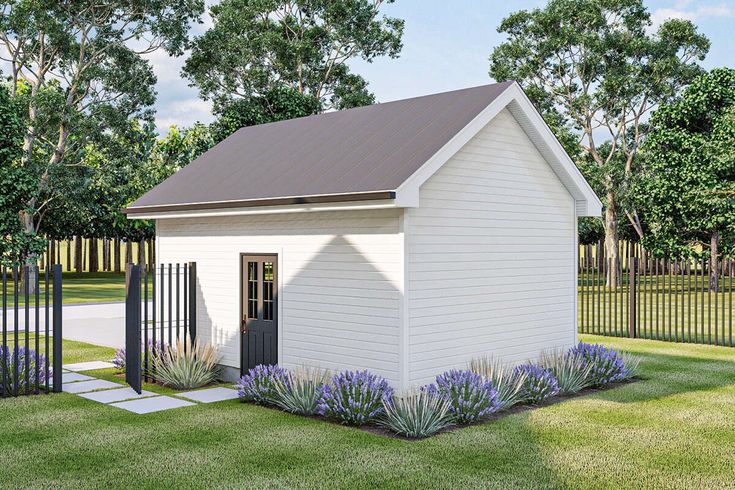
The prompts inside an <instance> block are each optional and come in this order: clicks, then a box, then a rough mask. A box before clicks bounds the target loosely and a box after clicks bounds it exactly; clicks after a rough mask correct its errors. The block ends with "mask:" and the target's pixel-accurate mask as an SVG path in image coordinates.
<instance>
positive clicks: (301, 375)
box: [272, 367, 329, 415]
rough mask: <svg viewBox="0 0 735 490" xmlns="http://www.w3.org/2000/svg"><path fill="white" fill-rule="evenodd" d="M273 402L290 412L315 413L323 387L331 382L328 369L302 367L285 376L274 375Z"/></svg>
mask: <svg viewBox="0 0 735 490" xmlns="http://www.w3.org/2000/svg"><path fill="white" fill-rule="evenodd" d="M272 379H273V388H274V391H275V393H274V399H273V402H274V403H275V404H276V405H277V406H278V407H280V408H281V409H283V410H285V411H286V412H290V413H297V414H300V415H314V414H316V413H317V412H318V410H319V401H320V400H321V398H322V389H323V388H324V385H326V384H327V383H328V382H329V373H328V372H327V371H324V370H321V369H317V368H308V367H301V368H299V369H297V370H296V371H294V372H293V373H288V375H287V376H286V377H285V378H280V377H273V378H272Z"/></svg>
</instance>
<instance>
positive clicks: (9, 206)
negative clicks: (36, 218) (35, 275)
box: [0, 86, 44, 266]
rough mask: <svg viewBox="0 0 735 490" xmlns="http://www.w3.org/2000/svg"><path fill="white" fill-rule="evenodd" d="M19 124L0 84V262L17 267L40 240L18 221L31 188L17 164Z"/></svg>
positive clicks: (39, 245)
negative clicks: (26, 230)
mask: <svg viewBox="0 0 735 490" xmlns="http://www.w3.org/2000/svg"><path fill="white" fill-rule="evenodd" d="M23 130H24V128H23V124H22V121H21V118H20V116H19V115H18V108H17V106H16V105H15V104H14V101H13V100H12V98H11V96H10V93H9V91H8V87H6V86H0V264H2V265H6V266H17V265H19V264H20V259H21V258H22V257H23V256H24V255H25V254H27V253H31V252H39V251H41V250H43V247H44V241H43V240H42V239H40V238H39V237H38V236H37V235H36V234H31V235H28V234H25V233H24V232H23V228H22V226H21V223H20V221H19V220H18V211H19V210H20V209H22V207H23V202H24V201H23V199H24V197H25V196H26V195H27V194H28V191H29V189H30V188H32V185H33V180H32V179H29V178H28V175H27V173H26V172H24V171H23V169H22V167H21V166H20V157H21V145H22V143H23Z"/></svg>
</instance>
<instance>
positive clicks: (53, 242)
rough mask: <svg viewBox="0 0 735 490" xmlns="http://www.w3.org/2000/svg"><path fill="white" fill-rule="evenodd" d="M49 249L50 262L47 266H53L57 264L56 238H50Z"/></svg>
mask: <svg viewBox="0 0 735 490" xmlns="http://www.w3.org/2000/svg"><path fill="white" fill-rule="evenodd" d="M48 251H49V253H48V260H47V262H48V264H46V268H49V267H53V265H54V264H56V240H49V242H48Z"/></svg>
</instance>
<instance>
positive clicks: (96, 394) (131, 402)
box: [62, 361, 237, 414]
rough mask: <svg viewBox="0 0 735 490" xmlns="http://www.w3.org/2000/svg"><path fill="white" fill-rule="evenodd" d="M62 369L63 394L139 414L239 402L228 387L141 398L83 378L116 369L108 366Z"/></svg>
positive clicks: (93, 364)
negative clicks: (220, 402) (228, 401)
mask: <svg viewBox="0 0 735 490" xmlns="http://www.w3.org/2000/svg"><path fill="white" fill-rule="evenodd" d="M63 367H64V373H63V375H62V380H63V388H62V390H63V391H65V392H67V393H73V394H75V395H79V396H81V397H82V398H86V399H87V400H92V401H95V402H99V403H104V404H105V405H109V406H111V407H116V408H120V409H123V410H127V411H129V412H133V413H137V414H145V413H152V412H160V411H163V410H170V409H172V408H179V407H190V406H193V405H197V404H200V403H214V402H219V401H224V400H232V399H235V398H237V391H236V390H233V389H232V388H225V387H216V388H205V389H203V390H195V391H188V392H185V393H176V394H175V395H173V396H166V395H159V394H157V393H153V392H150V391H145V390H143V392H142V393H141V394H138V393H136V392H135V391H134V390H133V389H132V388H130V387H129V386H126V385H123V384H120V383H113V382H111V381H107V380H103V379H97V378H94V377H92V376H88V375H86V374H83V373H84V372H85V371H90V370H93V369H104V368H110V367H114V366H113V365H112V364H110V363H109V362H105V361H92V362H83V363H79V364H66V365H64V366H63Z"/></svg>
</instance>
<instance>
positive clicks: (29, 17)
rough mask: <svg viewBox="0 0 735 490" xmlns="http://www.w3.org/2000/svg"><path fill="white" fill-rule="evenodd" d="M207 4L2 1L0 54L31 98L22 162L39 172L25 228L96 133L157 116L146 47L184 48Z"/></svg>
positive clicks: (34, 227) (36, 224)
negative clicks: (133, 120) (135, 119)
mask: <svg viewBox="0 0 735 490" xmlns="http://www.w3.org/2000/svg"><path fill="white" fill-rule="evenodd" d="M203 9H204V5H203V1H202V0H124V1H123V0H114V1H108V2H101V3H100V2H88V1H82V0H71V1H64V2H58V1H53V0H16V1H11V2H6V3H5V4H4V6H3V9H2V14H3V15H2V17H1V18H0V45H2V47H3V48H4V49H3V55H2V59H3V60H5V61H6V62H8V63H9V64H10V69H11V85H12V90H13V92H14V93H17V94H19V95H22V97H23V98H24V100H25V101H26V107H25V113H26V116H25V134H24V137H23V146H22V150H23V153H22V156H21V166H22V168H23V170H24V171H25V172H27V173H28V174H31V175H33V179H34V184H33V186H32V189H30V192H29V193H28V195H27V196H26V197H25V202H24V205H23V206H22V207H21V208H19V209H18V210H17V211H16V212H17V213H19V215H20V218H21V222H22V226H23V229H24V231H25V233H26V234H28V235H29V236H30V235H33V234H35V233H36V232H38V230H39V229H40V226H41V223H42V220H43V216H44V213H45V209H46V208H47V206H49V205H50V204H51V203H52V202H53V201H54V199H57V198H58V197H59V196H61V195H64V191H65V190H68V189H69V188H70V187H71V186H68V185H67V186H66V188H65V186H64V184H65V182H66V183H68V181H65V180H64V177H65V176H68V175H69V174H70V173H71V169H72V168H73V167H77V166H81V165H83V158H82V157H83V155H84V149H85V148H86V147H87V146H88V144H89V142H90V140H92V139H94V138H96V137H98V136H99V135H101V134H104V133H105V132H107V131H115V130H116V129H117V128H120V127H123V126H125V125H126V124H127V122H128V119H129V118H131V117H138V118H142V119H145V118H150V117H151V116H152V111H151V106H152V104H153V102H154V100H155V92H154V89H153V86H154V84H155V76H154V75H153V71H152V69H151V67H150V63H149V62H148V61H147V60H145V59H144V58H143V57H142V56H141V55H143V54H146V53H150V52H152V51H154V50H157V49H165V50H166V51H168V52H169V53H171V54H174V55H178V54H181V53H182V50H183V47H184V44H185V41H186V40H187V32H188V27H189V23H190V22H191V21H193V20H196V19H198V18H199V16H200V14H201V13H202V12H203ZM24 87H28V90H27V92H25V93H24V90H25V88H24ZM49 94H51V95H54V94H55V95H56V97H55V98H54V97H50V100H46V99H45V98H44V97H45V95H49ZM51 102H53V103H51ZM70 154H74V156H73V157H71V158H70ZM31 259H32V257H29V260H31Z"/></svg>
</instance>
